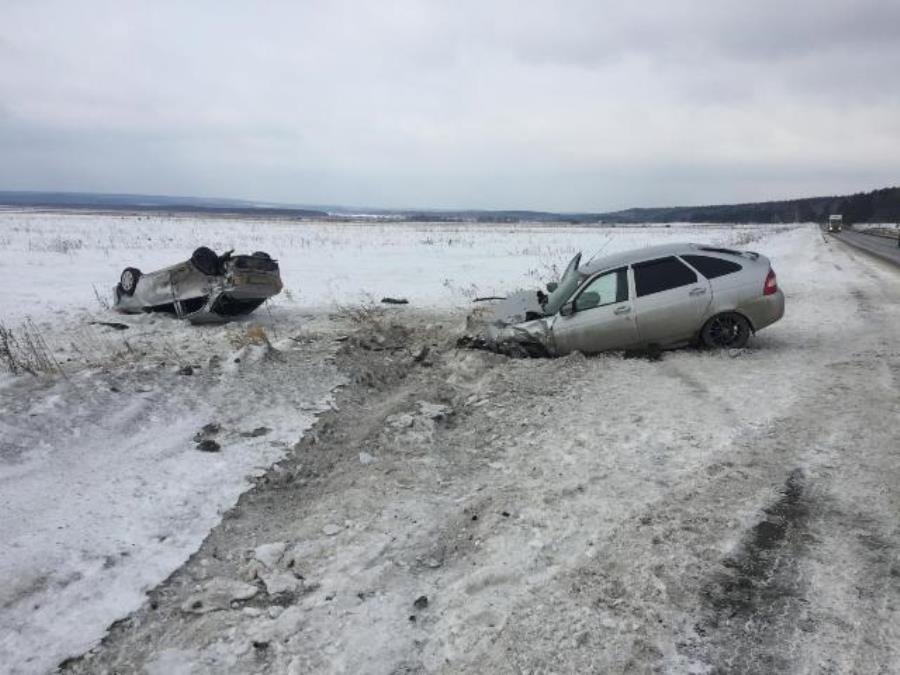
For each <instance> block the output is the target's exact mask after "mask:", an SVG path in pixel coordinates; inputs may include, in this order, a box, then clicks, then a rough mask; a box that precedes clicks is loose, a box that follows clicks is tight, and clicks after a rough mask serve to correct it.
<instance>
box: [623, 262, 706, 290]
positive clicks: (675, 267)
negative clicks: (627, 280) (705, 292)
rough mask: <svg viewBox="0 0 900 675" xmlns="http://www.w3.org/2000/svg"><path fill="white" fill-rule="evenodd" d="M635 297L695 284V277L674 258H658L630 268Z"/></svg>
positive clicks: (691, 271) (692, 272)
mask: <svg viewBox="0 0 900 675" xmlns="http://www.w3.org/2000/svg"><path fill="white" fill-rule="evenodd" d="M631 267H632V269H634V286H635V291H636V293H637V297H639V298H642V297H644V296H645V295H652V294H654V293H660V292H662V291H668V290H670V289H672V288H678V287H680V286H688V285H690V284H695V283H697V275H696V274H695V273H694V271H693V270H692V269H690V268H689V267H688V266H687V265H685V264H684V263H683V262H681V261H680V260H678V259H677V258H674V257H668V258H658V259H656V260H648V261H647V262H642V263H637V264H635V265H632V266H631Z"/></svg>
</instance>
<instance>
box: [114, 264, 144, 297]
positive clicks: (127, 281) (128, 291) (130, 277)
mask: <svg viewBox="0 0 900 675" xmlns="http://www.w3.org/2000/svg"><path fill="white" fill-rule="evenodd" d="M140 278H141V271H140V270H139V269H137V268H135V267H126V268H125V269H124V270H122V276H121V277H119V286H121V287H122V292H123V293H124V294H125V295H134V289H136V288H137V284H138V279H140Z"/></svg>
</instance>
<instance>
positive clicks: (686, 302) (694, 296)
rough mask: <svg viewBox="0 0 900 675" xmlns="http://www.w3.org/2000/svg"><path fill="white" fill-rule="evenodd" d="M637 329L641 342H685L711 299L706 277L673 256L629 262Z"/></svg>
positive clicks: (661, 343)
mask: <svg viewBox="0 0 900 675" xmlns="http://www.w3.org/2000/svg"><path fill="white" fill-rule="evenodd" d="M632 272H633V274H634V287H635V298H634V311H635V320H636V322H637V331H638V335H639V336H640V340H641V342H642V343H644V344H657V345H661V346H665V345H670V344H677V343H682V342H687V341H688V340H690V339H692V338H693V337H694V336H695V335H696V334H697V332H698V331H699V330H700V328H701V326H700V322H701V321H702V319H703V317H704V315H705V313H706V309H707V307H709V303H710V302H711V300H712V290H711V288H710V285H709V281H707V280H706V279H704V278H703V277H700V276H698V275H697V273H696V272H694V270H692V269H691V268H690V267H688V266H687V265H685V264H684V263H683V262H681V261H680V260H678V259H677V258H675V257H674V256H667V257H665V258H657V259H655V260H647V261H644V262H640V263H635V264H634V265H632Z"/></svg>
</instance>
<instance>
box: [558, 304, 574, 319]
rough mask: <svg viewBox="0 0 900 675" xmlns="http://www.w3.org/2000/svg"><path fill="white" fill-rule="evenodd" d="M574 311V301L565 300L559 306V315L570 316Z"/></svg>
mask: <svg viewBox="0 0 900 675" xmlns="http://www.w3.org/2000/svg"><path fill="white" fill-rule="evenodd" d="M574 313H575V303H574V302H567V303H566V304H564V305H563V306H562V307H560V308H559V314H560V316H572V315H573V314H574Z"/></svg>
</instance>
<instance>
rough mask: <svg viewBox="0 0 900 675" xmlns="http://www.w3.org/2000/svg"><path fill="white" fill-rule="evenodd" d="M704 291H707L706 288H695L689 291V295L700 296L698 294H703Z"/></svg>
mask: <svg viewBox="0 0 900 675" xmlns="http://www.w3.org/2000/svg"><path fill="white" fill-rule="evenodd" d="M704 293H706V289H705V288H695V289H693V290H692V291H691V292H690V293H689V295H692V296H698V295H703V294H704Z"/></svg>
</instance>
